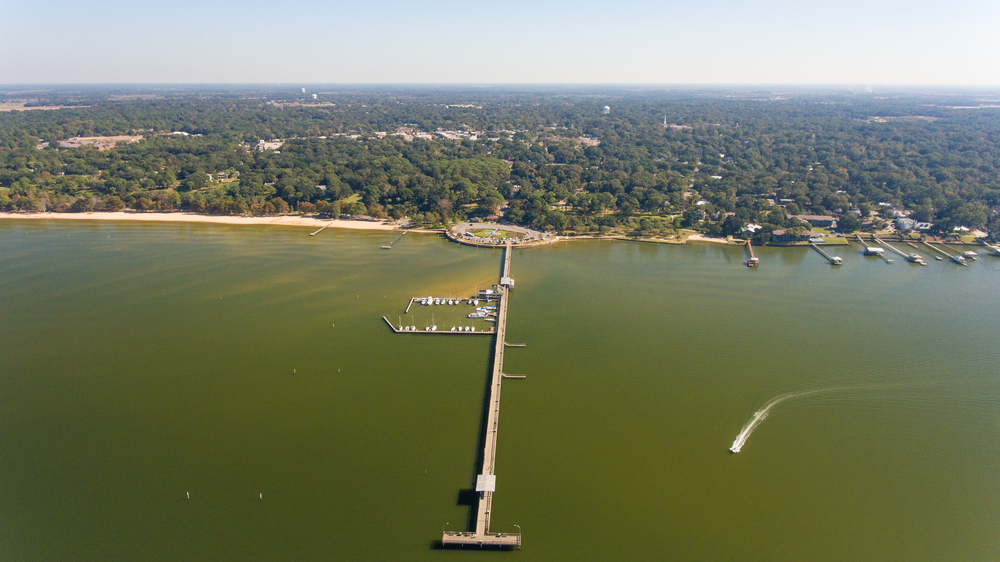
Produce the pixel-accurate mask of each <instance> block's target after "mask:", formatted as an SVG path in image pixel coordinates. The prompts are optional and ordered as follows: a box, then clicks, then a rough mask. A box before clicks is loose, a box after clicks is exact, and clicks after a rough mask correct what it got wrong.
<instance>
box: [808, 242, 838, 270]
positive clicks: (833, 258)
mask: <svg viewBox="0 0 1000 562" xmlns="http://www.w3.org/2000/svg"><path fill="white" fill-rule="evenodd" d="M809 245H810V246H812V247H813V249H814V250H816V251H817V252H819V253H820V254H823V257H824V258H826V259H827V260H829V262H830V265H841V264H842V263H843V262H844V260H843V259H841V257H840V256H831V255H830V254H828V253H826V252H825V251H823V248H820V247H819V246H817V245H816V244H813V243H812V242H810V243H809Z"/></svg>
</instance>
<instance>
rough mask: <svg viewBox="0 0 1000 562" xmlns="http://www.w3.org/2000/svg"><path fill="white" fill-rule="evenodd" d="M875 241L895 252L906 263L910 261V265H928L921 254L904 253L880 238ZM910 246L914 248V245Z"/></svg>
mask: <svg viewBox="0 0 1000 562" xmlns="http://www.w3.org/2000/svg"><path fill="white" fill-rule="evenodd" d="M873 238H874V237H873ZM875 241H876V242H878V243H879V244H881V245H883V246H885V247H886V248H889V250H890V251H893V252H895V253H897V254H899V255H901V256H903V259H905V260H906V261H908V262H910V263H919V264H920V265H927V262H926V261H924V258H923V257H922V256H921V255H920V254H907V253H905V252H903V251H902V250H900V249H898V248H896V247H894V246H890V245H889V244H887V243H886V242H885V241H883V240H879V239H878V238H875ZM910 245H911V246H913V244H910ZM913 247H914V248H916V246H913Z"/></svg>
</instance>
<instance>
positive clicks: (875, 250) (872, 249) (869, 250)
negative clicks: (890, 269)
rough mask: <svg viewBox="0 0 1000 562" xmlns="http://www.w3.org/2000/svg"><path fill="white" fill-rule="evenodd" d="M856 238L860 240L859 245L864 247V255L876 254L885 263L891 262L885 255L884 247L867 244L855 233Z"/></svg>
mask: <svg viewBox="0 0 1000 562" xmlns="http://www.w3.org/2000/svg"><path fill="white" fill-rule="evenodd" d="M857 238H858V242H860V243H861V245H862V246H864V247H865V251H864V254H865V255H866V256H878V257H879V258H881V259H882V260H884V261H885V263H892V260H891V259H889V258H887V257H885V248H879V247H878V246H872V245H869V244H868V243H867V242H865V239H864V238H862V237H861V235H860V234H858V235H857Z"/></svg>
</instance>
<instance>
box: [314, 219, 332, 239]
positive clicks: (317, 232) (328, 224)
mask: <svg viewBox="0 0 1000 562" xmlns="http://www.w3.org/2000/svg"><path fill="white" fill-rule="evenodd" d="M331 224H333V221H330V222H328V223H326V224H324V225H323V226H322V227H321V228H320V229H319V230H317V231H316V232H310V233H309V236H316V235H317V234H319V233H320V232H323V231H324V230H326V228H327V227H328V226H330V225H331Z"/></svg>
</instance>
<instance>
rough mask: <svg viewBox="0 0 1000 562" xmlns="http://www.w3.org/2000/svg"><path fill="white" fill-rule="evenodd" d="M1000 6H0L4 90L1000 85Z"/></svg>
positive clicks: (873, 0)
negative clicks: (97, 86) (99, 86)
mask: <svg viewBox="0 0 1000 562" xmlns="http://www.w3.org/2000/svg"><path fill="white" fill-rule="evenodd" d="M998 23H1000V1H997V0H950V1H948V2H945V1H943V0H935V1H928V0H907V1H902V0H842V1H837V2H834V1H832V0H831V1H818V0H757V1H753V0H699V1H697V2H694V1H687V2H675V1H670V0H667V1H659V2H652V1H636V0H618V1H612V2H596V1H592V0H577V1H572V2H570V1H564V0H552V1H546V0H535V1H527V0H508V1H505V2H489V3H486V2H471V1H465V2H460V1H452V0H411V1H404V0H367V1H366V2H357V1H356V2H343V1H339V0H330V1H325V2H321V1H314V0H285V1H273V0H272V1H268V2H264V1H261V0H248V1H234V0H199V1H196V0H174V1H171V2H165V1H162V0H145V1H143V0H132V1H127V2H126V1H122V0H88V1H86V2H81V1H79V0H73V1H69V0H0V84H81V83H202V84H205V83H209V84H214V83H283V84H289V83H290V84H296V83H303V84H319V83H324V84H352V83H354V84H385V83H391V84H405V83H418V84H514V85H517V84H521V85H526V84H804V85H808V84H846V85H865V84H877V85H968V86H997V85H1000V32H997V29H996V28H997V24H998Z"/></svg>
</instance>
